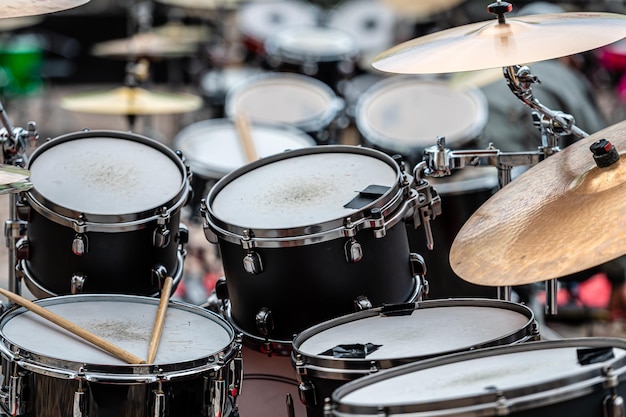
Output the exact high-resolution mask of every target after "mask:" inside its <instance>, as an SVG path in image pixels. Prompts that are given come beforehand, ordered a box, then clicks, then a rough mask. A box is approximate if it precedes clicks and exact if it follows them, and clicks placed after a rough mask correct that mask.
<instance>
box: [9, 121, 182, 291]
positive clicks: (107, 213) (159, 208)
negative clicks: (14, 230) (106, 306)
mask: <svg viewBox="0 0 626 417" xmlns="http://www.w3.org/2000/svg"><path fill="white" fill-rule="evenodd" d="M28 169H29V170H30V180H31V182H32V183H33V187H32V188H31V189H30V190H29V191H28V192H25V193H22V194H21V198H20V201H19V202H18V207H17V212H18V215H19V217H20V219H22V220H24V221H27V237H26V238H24V239H22V240H21V241H20V242H19V243H18V245H17V246H18V248H17V255H18V259H19V261H20V262H19V265H20V268H19V269H20V270H21V273H23V275H24V278H25V281H26V284H27V285H28V287H29V289H30V290H31V292H32V293H33V294H34V295H35V296H37V297H40V298H41V297H46V296H50V295H62V294H74V293H80V292H85V293H122V294H135V295H154V294H157V293H158V292H159V289H160V285H161V284H162V279H164V278H165V277H167V276H171V277H172V278H174V281H175V284H178V282H179V281H180V279H181V277H182V269H183V258H184V256H183V254H184V250H183V247H182V246H183V244H184V243H186V240H187V230H186V227H185V226H184V225H180V224H179V220H180V211H181V208H182V206H183V205H184V204H185V203H186V201H187V199H188V196H189V194H190V192H191V187H190V186H189V178H188V176H189V175H188V173H187V167H186V166H185V165H184V163H183V162H182V160H181V157H179V156H178V155H177V154H176V153H175V152H174V151H172V150H170V149H169V148H168V147H166V146H165V145H162V144H161V143H159V142H157V141H155V140H153V139H149V138H147V137H144V136H140V135H136V134H132V133H125V132H116V131H99V130H94V131H82V132H76V133H70V134H67V135H64V136H60V137H57V138H54V139H52V140H50V141H48V142H46V143H44V144H43V145H41V146H40V147H39V148H37V149H36V150H35V151H34V152H33V154H32V156H31V158H30V161H29V164H28Z"/></svg>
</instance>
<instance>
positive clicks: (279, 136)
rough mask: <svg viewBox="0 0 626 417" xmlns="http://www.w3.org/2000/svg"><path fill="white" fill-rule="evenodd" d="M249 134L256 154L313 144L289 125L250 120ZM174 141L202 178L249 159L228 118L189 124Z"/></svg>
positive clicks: (265, 154) (259, 155) (220, 172)
mask: <svg viewBox="0 0 626 417" xmlns="http://www.w3.org/2000/svg"><path fill="white" fill-rule="evenodd" d="M250 137H251V138H252V142H253V144H254V148H255V151H256V154H257V155H258V157H259V158H264V157H266V156H270V155H274V154H277V153H280V152H284V151H286V150H290V149H300V148H305V147H309V146H315V141H314V140H313V138H311V136H309V135H307V134H306V133H304V132H303V131H301V130H299V129H296V128H288V126H284V127H279V126H278V125H276V126H271V125H263V124H252V125H250ZM174 145H175V147H176V149H179V150H181V151H182V152H183V155H185V159H186V161H187V163H188V164H189V166H190V168H191V169H192V171H193V172H194V173H198V174H199V175H201V176H204V177H205V178H215V179H217V178H221V177H222V176H224V175H226V174H228V173H229V172H231V171H234V170H235V169H237V168H239V167H242V166H243V165H245V164H247V163H248V161H247V159H246V155H245V153H244V150H243V148H242V145H241V140H240V139H239V135H238V133H237V129H236V128H235V125H234V124H233V122H232V121H230V120H224V119H211V120H205V121H203V122H198V123H194V124H192V125H189V126H187V127H186V128H184V129H183V130H181V131H180V133H178V135H177V136H176V138H175V139H174Z"/></svg>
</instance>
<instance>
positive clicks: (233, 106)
mask: <svg viewBox="0 0 626 417" xmlns="http://www.w3.org/2000/svg"><path fill="white" fill-rule="evenodd" d="M344 107H345V103H344V101H343V100H342V99H341V98H339V97H338V96H337V95H336V94H335V92H334V91H333V90H332V89H331V88H330V87H328V86H327V85H326V84H324V83H323V82H321V81H319V80H317V79H315V78H312V77H309V76H306V75H301V74H284V73H267V74H262V75H257V76H255V77H252V78H249V79H247V80H246V81H244V82H241V83H239V84H237V85H236V86H235V87H233V88H232V89H231V90H230V91H229V92H228V94H227V95H226V109H225V113H226V115H227V116H228V117H229V118H234V117H235V116H236V115H237V114H238V113H239V112H243V113H244V114H246V115H247V116H248V117H249V118H250V120H252V121H256V122H266V123H282V124H287V125H290V126H293V127H296V128H298V129H300V130H303V131H305V132H306V133H308V134H309V135H311V137H313V139H315V142H316V143H318V144H320V145H327V144H333V143H337V142H338V141H339V136H340V133H341V128H342V126H341V119H342V116H343V115H342V113H343V111H344Z"/></svg>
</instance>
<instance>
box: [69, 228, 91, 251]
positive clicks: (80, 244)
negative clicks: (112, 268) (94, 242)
mask: <svg viewBox="0 0 626 417" xmlns="http://www.w3.org/2000/svg"><path fill="white" fill-rule="evenodd" d="M88 250H89V245H88V241H87V236H86V235H84V234H82V233H77V234H76V236H74V240H73V241H72V252H73V253H74V255H76V256H83V255H84V254H86V253H87V251H88Z"/></svg>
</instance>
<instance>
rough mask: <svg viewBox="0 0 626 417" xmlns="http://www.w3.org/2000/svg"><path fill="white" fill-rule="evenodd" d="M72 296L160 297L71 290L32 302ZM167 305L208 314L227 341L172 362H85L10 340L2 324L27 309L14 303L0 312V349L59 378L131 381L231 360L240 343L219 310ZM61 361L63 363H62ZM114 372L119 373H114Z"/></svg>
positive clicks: (178, 373) (169, 375) (76, 298)
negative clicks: (216, 348)
mask: <svg viewBox="0 0 626 417" xmlns="http://www.w3.org/2000/svg"><path fill="white" fill-rule="evenodd" d="M68 300H71V302H98V301H111V300H113V301H130V300H132V301H133V302H138V303H144V304H153V305H156V306H158V304H159V299H158V298H153V297H147V296H140V295H129V294H73V295H62V296H58V297H50V298H43V299H39V300H35V301H34V303H36V304H38V305H40V306H42V307H44V308H45V307H46V306H49V305H55V304H63V303H65V302H67V301H68ZM169 303H170V308H172V307H173V308H178V309H181V310H184V311H187V312H190V313H194V314H197V315H199V316H202V317H205V318H210V319H211V320H212V321H213V322H214V323H216V324H218V325H220V326H221V327H222V329H224V330H225V331H226V332H227V333H228V335H229V337H230V342H229V343H228V344H227V345H226V346H224V347H222V348H221V350H219V351H216V352H212V353H207V354H206V356H204V357H200V358H193V359H189V360H184V361H179V362H175V363H169V364H162V363H158V364H157V363H155V364H125V365H121V364H108V365H103V364H86V363H84V362H74V361H69V360H65V359H58V358H54V357H52V356H47V355H45V354H39V353H34V352H30V351H29V350H27V349H25V348H23V347H22V346H20V345H19V343H18V342H13V341H11V340H9V339H8V338H7V336H6V335H5V334H4V332H3V327H4V325H5V324H6V323H7V322H8V321H10V320H11V319H13V318H15V317H17V316H19V315H21V314H23V313H26V312H27V311H28V310H27V309H25V308H24V307H19V306H16V307H14V308H12V309H10V310H8V311H6V312H5V313H4V314H2V315H1V316H0V352H1V353H2V355H3V357H6V358H7V359H8V360H9V361H15V362H17V363H18V364H19V365H20V366H22V367H24V368H26V369H29V370H32V371H33V372H35V373H42V374H45V375H56V376H59V377H61V378H74V379H75V378H87V379H89V380H94V381H95V380H100V379H102V380H107V381H115V380H116V379H120V380H128V378H129V377H128V376H129V375H135V376H136V378H133V379H132V381H133V382H139V381H140V380H147V381H148V380H149V381H156V380H157V379H161V378H163V377H167V378H176V377H179V376H181V377H184V376H186V375H188V373H189V372H190V371H191V370H198V371H199V372H204V371H211V370H214V369H218V368H219V367H221V366H223V365H224V363H225V362H228V361H230V360H231V359H232V358H234V356H235V355H236V354H237V350H238V349H239V347H240V343H241V342H240V341H239V340H238V336H237V335H236V333H235V330H234V328H233V327H232V326H231V325H230V323H228V322H227V321H226V320H225V319H224V318H223V317H221V316H220V315H219V314H217V313H215V312H213V311H210V310H207V309H203V308H201V307H199V306H196V305H192V304H189V303H185V302H182V301H176V300H170V301H169ZM61 365H63V366H61ZM116 375H118V376H117V377H116Z"/></svg>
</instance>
